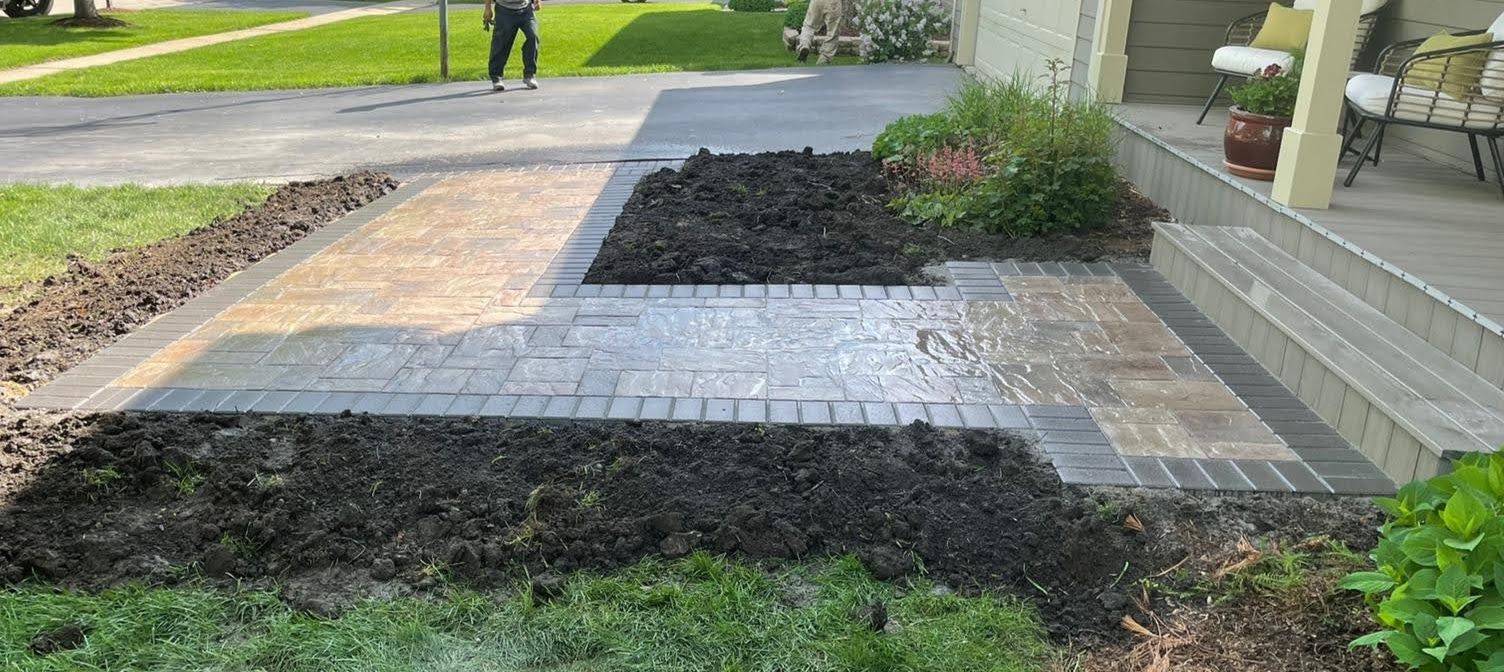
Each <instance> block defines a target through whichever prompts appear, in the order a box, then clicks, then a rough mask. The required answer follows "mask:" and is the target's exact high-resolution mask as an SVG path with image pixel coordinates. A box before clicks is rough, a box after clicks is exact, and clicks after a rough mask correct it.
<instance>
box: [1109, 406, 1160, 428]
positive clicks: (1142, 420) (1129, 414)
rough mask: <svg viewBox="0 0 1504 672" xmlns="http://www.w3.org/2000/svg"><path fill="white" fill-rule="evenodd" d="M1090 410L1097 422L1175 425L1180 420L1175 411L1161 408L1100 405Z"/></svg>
mask: <svg viewBox="0 0 1504 672" xmlns="http://www.w3.org/2000/svg"><path fill="white" fill-rule="evenodd" d="M1088 410H1089V411H1090V412H1091V417H1093V418H1096V420H1097V422H1112V423H1119V424H1127V423H1131V424H1140V425H1174V424H1179V422H1180V421H1179V420H1177V419H1175V414H1174V413H1172V412H1170V411H1166V410H1164V409H1159V408H1128V407H1113V406H1099V407H1097V408H1092V409H1088Z"/></svg>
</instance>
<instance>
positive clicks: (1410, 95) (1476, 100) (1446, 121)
mask: <svg viewBox="0 0 1504 672" xmlns="http://www.w3.org/2000/svg"><path fill="white" fill-rule="evenodd" d="M1393 90H1394V78H1393V77H1388V76H1385V75H1372V74H1362V75H1356V76H1354V77H1353V78H1352V79H1350V80H1348V82H1347V99H1348V100H1349V101H1351V102H1352V104H1354V105H1357V106H1358V107H1360V108H1363V109H1364V110H1365V111H1367V112H1369V113H1371V114H1376V115H1379V116H1385V115H1387V114H1388V112H1389V94H1390V92H1391V91H1393ZM1466 100H1467V102H1463V101H1461V100H1458V99H1456V98H1453V97H1452V96H1449V95H1447V94H1445V93H1442V92H1440V91H1436V90H1434V89H1427V88H1422V87H1418V86H1404V87H1401V88H1400V92H1399V97H1398V99H1397V100H1396V102H1395V106H1394V117H1395V118H1396V119H1407V120H1410V121H1424V122H1430V123H1433V124H1441V125H1444V126H1466V127H1468V128H1504V103H1500V102H1496V101H1492V100H1486V99H1483V98H1480V97H1477V96H1473V97H1472V98H1468V99H1466Z"/></svg>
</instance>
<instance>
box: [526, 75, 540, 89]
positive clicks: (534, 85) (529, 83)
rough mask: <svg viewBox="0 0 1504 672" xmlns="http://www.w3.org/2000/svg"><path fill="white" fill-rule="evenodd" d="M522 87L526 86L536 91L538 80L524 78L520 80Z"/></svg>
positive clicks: (535, 78)
mask: <svg viewBox="0 0 1504 672" xmlns="http://www.w3.org/2000/svg"><path fill="white" fill-rule="evenodd" d="M522 85H523V86H526V87H527V88H529V89H537V88H538V78H537V77H524V78H522Z"/></svg>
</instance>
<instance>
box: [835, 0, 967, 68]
mask: <svg viewBox="0 0 1504 672" xmlns="http://www.w3.org/2000/svg"><path fill="white" fill-rule="evenodd" d="M856 29H857V31H858V32H860V33H861V35H862V43H861V55H862V60H864V61H866V62H868V63H882V62H884V61H900V62H901V61H918V60H922V59H925V58H929V57H930V56H933V55H935V52H934V50H933V49H931V48H930V37H932V36H934V35H936V34H941V33H949V32H950V17H949V16H948V15H946V13H945V10H944V9H942V8H941V7H940V5H939V4H938V3H936V2H935V1H934V0H859V2H858V3H857V9H856Z"/></svg>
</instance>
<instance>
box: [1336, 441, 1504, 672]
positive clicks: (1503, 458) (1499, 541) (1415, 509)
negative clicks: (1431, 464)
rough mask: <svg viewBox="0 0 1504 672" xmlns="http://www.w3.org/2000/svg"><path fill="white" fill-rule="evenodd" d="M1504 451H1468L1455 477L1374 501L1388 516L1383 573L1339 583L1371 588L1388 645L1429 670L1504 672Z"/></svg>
mask: <svg viewBox="0 0 1504 672" xmlns="http://www.w3.org/2000/svg"><path fill="white" fill-rule="evenodd" d="M1501 499H1504V455H1500V454H1497V453H1495V454H1491V455H1477V454H1475V455H1469V456H1467V457H1464V458H1463V459H1461V460H1459V461H1458V462H1457V463H1456V464H1455V466H1454V469H1453V471H1452V473H1450V474H1445V475H1442V476H1437V477H1435V478H1432V479H1430V480H1428V481H1415V482H1413V483H1410V484H1408V485H1406V486H1404V487H1403V488H1400V490H1399V492H1398V493H1397V494H1396V496H1394V497H1381V498H1378V499H1375V500H1374V502H1375V503H1376V504H1377V505H1378V506H1379V508H1381V509H1383V510H1384V512H1385V513H1386V514H1387V520H1386V522H1385V523H1384V525H1383V527H1381V528H1380V529H1379V533H1380V539H1379V544H1378V546H1377V547H1376V548H1375V549H1374V551H1373V553H1372V554H1371V555H1370V557H1371V558H1372V560H1373V562H1374V564H1375V566H1376V569H1377V571H1363V572H1355V573H1353V574H1350V575H1348V576H1347V577H1346V578H1344V579H1343V580H1342V582H1341V583H1340V584H1339V585H1341V586H1342V587H1344V588H1348V589H1351V590H1356V591H1359V592H1362V593H1364V594H1365V595H1366V596H1367V599H1368V600H1369V603H1370V604H1371V606H1372V607H1373V610H1374V615H1375V617H1376V618H1377V620H1378V622H1379V624H1380V625H1381V626H1383V628H1384V629H1383V630H1380V631H1378V632H1375V633H1372V634H1369V635H1366V636H1363V637H1360V638H1358V639H1356V640H1354V641H1353V642H1352V646H1355V647H1356V646H1378V645H1380V644H1382V645H1384V646H1385V647H1387V648H1388V649H1389V651H1390V653H1392V654H1394V657H1395V658H1396V659H1398V660H1399V661H1400V662H1402V663H1404V664H1406V665H1408V666H1409V667H1410V668H1411V669H1415V670H1420V671H1421V672H1504V635H1501V631H1504V518H1501V517H1500V515H1499V513H1500V510H1501V506H1504V502H1501Z"/></svg>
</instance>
